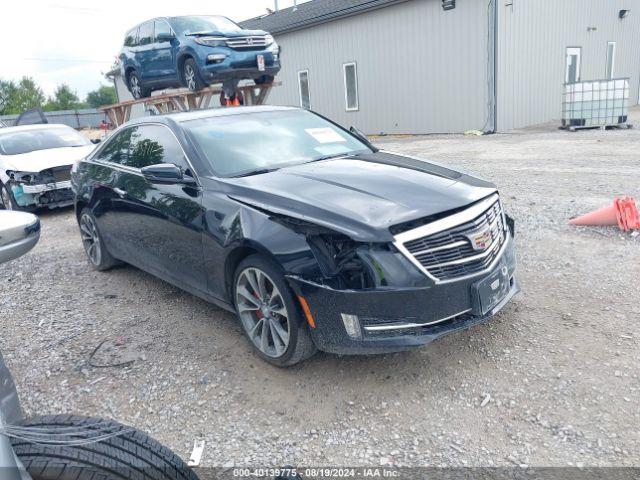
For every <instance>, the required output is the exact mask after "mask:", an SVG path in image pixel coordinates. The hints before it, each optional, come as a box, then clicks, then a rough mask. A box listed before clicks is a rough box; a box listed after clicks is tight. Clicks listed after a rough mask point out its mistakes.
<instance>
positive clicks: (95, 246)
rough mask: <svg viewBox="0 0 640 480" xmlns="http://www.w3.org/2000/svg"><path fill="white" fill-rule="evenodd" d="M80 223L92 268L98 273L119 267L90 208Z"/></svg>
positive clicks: (83, 243) (85, 248) (84, 212)
mask: <svg viewBox="0 0 640 480" xmlns="http://www.w3.org/2000/svg"><path fill="white" fill-rule="evenodd" d="M78 223H79V226H80V235H81V237H82V245H83V246H84V251H85V253H86V254H87V258H88V259H89V263H90V264H91V266H92V267H93V268H94V269H96V270H98V271H104V270H109V269H110V268H113V267H115V266H116V265H118V263H119V262H118V260H116V259H115V258H113V257H112V256H111V254H110V253H109V250H108V249H107V246H106V245H105V243H104V240H103V239H102V236H101V235H100V232H99V230H98V225H97V224H96V219H95V217H94V216H93V214H92V213H91V210H89V209H88V208H85V209H84V210H82V213H80V219H79V220H78Z"/></svg>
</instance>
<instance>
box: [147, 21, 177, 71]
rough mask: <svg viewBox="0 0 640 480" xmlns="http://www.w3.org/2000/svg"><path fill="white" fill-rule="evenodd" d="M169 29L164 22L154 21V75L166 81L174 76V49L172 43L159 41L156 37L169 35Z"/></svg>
mask: <svg viewBox="0 0 640 480" xmlns="http://www.w3.org/2000/svg"><path fill="white" fill-rule="evenodd" d="M171 33H172V32H171V27H170V26H169V24H168V23H167V22H166V21H164V20H156V21H155V44H154V50H153V58H152V59H151V60H152V62H153V64H154V68H153V70H154V73H155V75H156V77H157V78H160V79H166V78H169V77H174V76H175V75H176V63H175V61H174V53H175V52H174V48H173V44H172V41H170V40H160V39H159V38H158V35H161V34H167V35H168V34H171Z"/></svg>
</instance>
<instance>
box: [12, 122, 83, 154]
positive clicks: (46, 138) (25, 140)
mask: <svg viewBox="0 0 640 480" xmlns="http://www.w3.org/2000/svg"><path fill="white" fill-rule="evenodd" d="M85 145H89V140H87V139H86V138H84V137H83V136H82V135H80V134H79V133H78V132H76V131H75V130H74V129H72V128H47V129H42V130H23V131H21V132H14V133H4V134H0V154H2V155H20V154H22V153H29V152H35V151H37V150H47V149H50V148H62V147H83V146H85Z"/></svg>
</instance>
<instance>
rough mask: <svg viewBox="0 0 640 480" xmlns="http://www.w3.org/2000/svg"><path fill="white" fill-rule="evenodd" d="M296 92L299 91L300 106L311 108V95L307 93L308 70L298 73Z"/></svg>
mask: <svg viewBox="0 0 640 480" xmlns="http://www.w3.org/2000/svg"><path fill="white" fill-rule="evenodd" d="M298 90H299V91H300V106H301V107H302V108H306V109H307V110H309V109H310V108H311V94H310V91H309V70H302V71H301V72H298Z"/></svg>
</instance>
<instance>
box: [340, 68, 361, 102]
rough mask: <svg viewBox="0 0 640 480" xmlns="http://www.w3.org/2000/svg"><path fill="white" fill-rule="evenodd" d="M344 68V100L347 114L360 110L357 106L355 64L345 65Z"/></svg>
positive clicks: (356, 72)
mask: <svg viewBox="0 0 640 480" xmlns="http://www.w3.org/2000/svg"><path fill="white" fill-rule="evenodd" d="M343 68H344V98H345V102H346V107H347V112H353V111H355V110H358V109H359V108H360V106H359V104H358V69H357V68H356V64H355V63H345V64H344V65H343Z"/></svg>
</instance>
